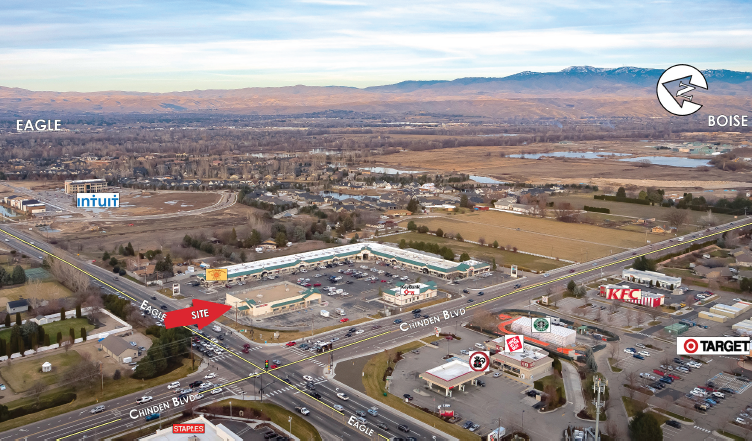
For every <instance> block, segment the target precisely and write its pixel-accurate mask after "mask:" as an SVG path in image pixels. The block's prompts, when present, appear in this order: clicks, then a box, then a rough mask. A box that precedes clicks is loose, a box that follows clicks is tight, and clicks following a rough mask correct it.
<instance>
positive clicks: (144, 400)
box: [136, 396, 153, 405]
mask: <svg viewBox="0 0 752 442" xmlns="http://www.w3.org/2000/svg"><path fill="white" fill-rule="evenodd" d="M152 399H153V398H152V397H151V396H141V397H140V398H138V399H136V403H137V404H139V405H140V404H145V403H147V402H149V401H150V400H152Z"/></svg>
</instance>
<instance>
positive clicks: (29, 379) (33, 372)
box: [0, 350, 81, 393]
mask: <svg viewBox="0 0 752 442" xmlns="http://www.w3.org/2000/svg"><path fill="white" fill-rule="evenodd" d="M79 361H81V355H79V354H78V353H77V352H76V351H75V350H74V351H68V352H65V353H59V354H56V355H51V356H49V357H45V358H44V359H35V360H27V361H23V360H20V361H19V360H16V362H14V363H13V365H10V366H7V365H6V366H4V367H3V368H0V375H2V376H3V379H5V381H6V382H7V383H8V385H9V386H10V388H11V389H12V390H13V391H15V392H16V393H20V392H22V391H26V390H28V389H29V388H31V386H32V385H33V384H34V383H35V382H36V381H38V380H40V379H41V380H43V381H44V382H45V383H46V384H47V385H52V384H54V383H56V382H58V379H59V378H60V375H61V374H63V373H64V372H65V371H66V370H67V369H68V367H71V366H73V365H75V364H76V363H78V362H79ZM44 362H49V363H50V364H52V371H51V372H49V373H42V363H44Z"/></svg>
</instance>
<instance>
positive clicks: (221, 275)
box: [206, 269, 227, 281]
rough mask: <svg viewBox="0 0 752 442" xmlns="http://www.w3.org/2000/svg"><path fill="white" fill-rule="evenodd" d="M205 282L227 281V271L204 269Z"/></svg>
mask: <svg viewBox="0 0 752 442" xmlns="http://www.w3.org/2000/svg"><path fill="white" fill-rule="evenodd" d="M206 280H207V281H227V269H206Z"/></svg>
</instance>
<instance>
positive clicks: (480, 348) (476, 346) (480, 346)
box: [475, 342, 486, 350]
mask: <svg viewBox="0 0 752 442" xmlns="http://www.w3.org/2000/svg"><path fill="white" fill-rule="evenodd" d="M475 348H477V349H479V350H484V349H485V348H486V347H485V346H484V345H483V344H480V343H478V342H476V343H475Z"/></svg>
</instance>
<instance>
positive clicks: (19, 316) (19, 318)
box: [16, 312, 21, 326]
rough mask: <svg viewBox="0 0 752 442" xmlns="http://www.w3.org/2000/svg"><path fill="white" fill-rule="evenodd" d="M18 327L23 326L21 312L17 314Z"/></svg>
mask: <svg viewBox="0 0 752 442" xmlns="http://www.w3.org/2000/svg"><path fill="white" fill-rule="evenodd" d="M16 325H18V326H20V325H21V313H20V312H17V313H16Z"/></svg>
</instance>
